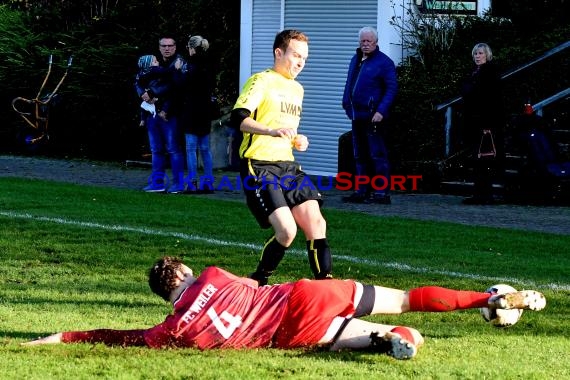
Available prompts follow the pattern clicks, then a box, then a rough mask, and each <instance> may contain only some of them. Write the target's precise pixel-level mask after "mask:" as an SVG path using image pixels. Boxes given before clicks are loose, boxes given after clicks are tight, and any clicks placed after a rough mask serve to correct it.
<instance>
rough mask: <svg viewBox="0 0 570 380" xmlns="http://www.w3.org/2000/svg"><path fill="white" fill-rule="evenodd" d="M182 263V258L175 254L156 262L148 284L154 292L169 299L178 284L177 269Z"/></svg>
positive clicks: (166, 299) (149, 273)
mask: <svg viewBox="0 0 570 380" xmlns="http://www.w3.org/2000/svg"><path fill="white" fill-rule="evenodd" d="M182 264H183V262H182V260H181V259H179V258H178V257H173V256H164V257H163V258H161V259H159V260H158V261H157V262H156V263H154V265H153V266H152V268H150V270H149V272H148V285H149V286H150V289H151V290H152V292H153V293H155V294H158V295H159V296H160V297H161V298H162V299H164V300H165V301H169V297H170V293H171V292H172V291H173V290H174V289H175V288H176V286H177V276H176V271H178V270H180V267H181V266H182Z"/></svg>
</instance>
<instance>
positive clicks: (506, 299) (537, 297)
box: [489, 290, 546, 311]
mask: <svg viewBox="0 0 570 380" xmlns="http://www.w3.org/2000/svg"><path fill="white" fill-rule="evenodd" d="M545 306H546V298H544V294H542V293H540V292H537V291H536V290H521V291H519V292H513V293H505V294H496V295H493V296H491V297H489V307H491V308H496V309H506V310H509V309H525V310H534V311H538V310H542V309H544V307H545Z"/></svg>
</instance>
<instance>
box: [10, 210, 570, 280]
mask: <svg viewBox="0 0 570 380" xmlns="http://www.w3.org/2000/svg"><path fill="white" fill-rule="evenodd" d="M0 215H1V216H5V217H7V218H12V219H28V220H37V221H40V222H49V223H56V224H63V225H71V226H76V227H86V228H93V229H102V230H110V231H120V232H134V233H139V234H144V235H151V236H164V237H174V238H177V239H183V240H189V241H200V242H204V243H208V244H213V245H219V246H225V247H237V248H248V249H257V250H261V248H262V247H261V245H258V244H252V243H239V242H235V241H226V240H219V239H212V238H207V237H203V236H199V235H194V234H186V233H183V232H174V231H161V230H156V229H151V228H143V227H129V226H123V225H117V224H101V223H94V222H82V221H76V220H70V219H65V218H56V217H48V216H37V215H32V214H29V213H23V214H22V213H15V212H10V211H0ZM288 252H291V253H294V254H296V255H304V254H305V252H304V251H302V250H299V249H290V250H289V251H288ZM333 258H334V259H335V260H342V261H347V262H351V263H355V264H365V265H369V266H372V267H384V268H390V269H394V270H397V271H399V272H410V273H421V274H437V275H441V276H448V277H457V278H466V279H472V280H478V281H484V282H489V283H492V284H499V283H508V284H519V285H523V286H528V287H532V288H535V289H539V288H540V289H551V290H565V291H570V284H562V283H549V284H538V283H536V282H534V281H531V280H523V279H518V278H513V277H491V276H481V275H477V274H471V273H461V272H454V271H445V270H439V269H433V268H427V267H425V268H419V267H413V266H411V265H408V264H403V263H397V262H380V261H376V260H369V259H363V258H360V257H354V256H346V255H333Z"/></svg>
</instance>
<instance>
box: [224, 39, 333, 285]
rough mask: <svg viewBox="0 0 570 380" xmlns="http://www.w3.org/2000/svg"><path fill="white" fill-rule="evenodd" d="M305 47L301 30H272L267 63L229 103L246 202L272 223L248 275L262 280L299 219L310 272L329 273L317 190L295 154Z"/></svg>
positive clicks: (300, 140) (304, 143)
mask: <svg viewBox="0 0 570 380" xmlns="http://www.w3.org/2000/svg"><path fill="white" fill-rule="evenodd" d="M308 54H309V47H308V38H307V36H306V35H305V34H303V33H302V32H300V31H297V30H283V31H281V32H280V33H278V34H277V36H276V37H275V42H274V43H273V57H274V61H273V67H272V68H271V69H267V70H265V71H262V72H259V73H257V74H254V75H252V76H251V77H250V78H249V79H248V81H247V83H246V84H245V85H244V87H243V89H242V91H241V94H240V96H239V98H238V100H237V102H236V104H235V106H234V109H233V110H232V115H231V120H232V124H233V125H235V126H236V128H237V127H238V126H239V129H240V131H241V132H243V142H242V144H241V146H240V150H239V154H240V158H241V169H240V174H241V180H242V187H243V189H244V193H245V196H246V200H247V205H248V207H249V209H250V211H251V213H252V214H253V215H254V216H255V218H256V220H257V222H258V223H259V225H260V226H261V227H262V228H270V227H273V231H274V235H273V236H271V237H270V238H269V239H268V240H267V241H266V243H265V244H264V247H263V250H262V252H261V258H260V260H259V264H258V266H257V269H256V271H255V272H253V273H252V274H251V276H250V277H251V278H253V279H255V280H257V281H258V282H259V284H260V285H265V284H267V283H268V278H269V276H270V275H271V274H272V273H273V271H274V270H275V269H276V268H277V266H278V265H279V262H280V261H281V259H283V256H284V255H285V251H286V249H287V248H288V247H289V246H290V245H291V244H292V243H293V240H294V239H295V236H296V234H297V226H298V227H299V228H301V230H303V233H304V234H305V238H306V240H307V251H308V255H309V264H310V266H311V270H312V271H313V274H314V276H315V278H316V279H327V278H332V275H331V271H332V260H331V253H330V249H329V245H328V242H327V238H326V222H325V220H324V218H323V216H322V214H321V210H320V205H321V203H322V196H321V194H320V193H319V191H318V189H317V188H316V187H315V186H314V185H313V184H312V183H311V181H310V179H309V177H308V176H307V175H306V174H305V173H304V172H303V171H302V169H301V166H300V165H299V164H298V163H297V162H295V158H294V156H293V148H295V149H296V150H298V151H305V150H307V148H308V146H309V140H308V139H307V137H306V136H303V135H301V134H298V133H297V128H298V127H299V121H300V117H301V111H302V103H303V93H304V90H303V87H302V86H301V84H299V82H297V81H296V80H295V78H296V77H297V75H299V73H300V72H301V70H303V67H304V66H305V61H306V60H307V57H308Z"/></svg>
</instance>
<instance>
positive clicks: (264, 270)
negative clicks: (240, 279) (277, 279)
mask: <svg viewBox="0 0 570 380" xmlns="http://www.w3.org/2000/svg"><path fill="white" fill-rule="evenodd" d="M286 249H287V248H286V247H284V246H282V245H281V244H280V243H279V242H278V241H277V239H276V238H275V236H272V237H271V238H270V239H269V240H267V241H266V242H265V244H264V246H263V250H262V251H261V258H260V259H259V264H258V265H257V269H256V270H255V273H254V274H253V275H252V278H254V279H256V280H258V281H259V280H260V279H262V278H265V279H267V277H269V276H271V274H272V273H273V271H274V270H275V269H277V266H278V265H279V263H280V262H281V260H282V259H283V256H285V250H286Z"/></svg>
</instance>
